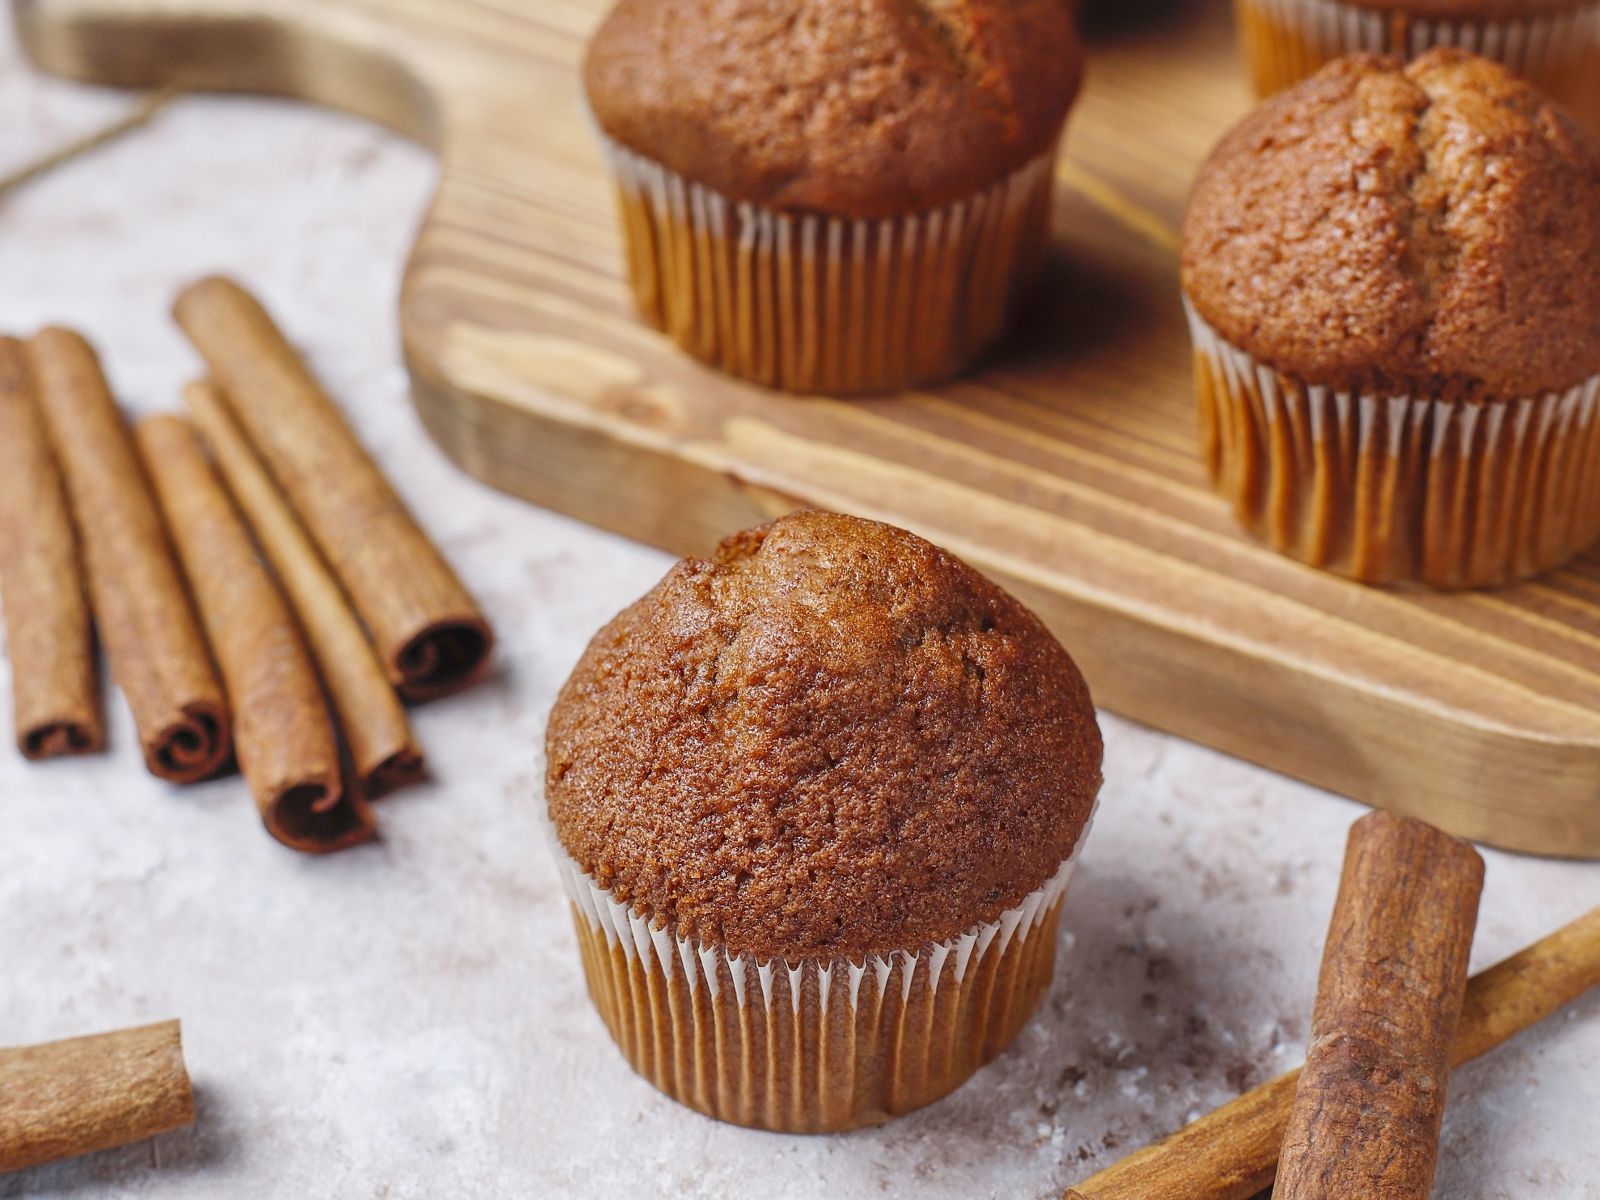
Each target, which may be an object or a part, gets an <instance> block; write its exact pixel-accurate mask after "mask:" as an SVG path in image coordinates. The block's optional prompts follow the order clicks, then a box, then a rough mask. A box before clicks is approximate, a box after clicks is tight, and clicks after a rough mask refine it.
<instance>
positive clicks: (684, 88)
mask: <svg viewBox="0 0 1600 1200" xmlns="http://www.w3.org/2000/svg"><path fill="white" fill-rule="evenodd" d="M1082 61H1083V60H1082V53H1081V51H1080V49H1079V45H1078V41H1077V35H1076V34H1075V33H1074V32H1073V28H1072V20H1071V17H1070V15H1069V13H1068V10H1067V6H1066V5H1065V4H1064V3H1062V0H620V2H619V3H618V4H617V6H616V8H614V9H613V10H612V11H611V14H610V15H609V16H608V17H607V18H606V20H605V22H604V23H603V24H602V25H601V26H600V29H599V31H598V32H597V33H596V34H595V37H594V40H593V41H592V42H591V43H590V46H589V56H588V61H587V63H586V64H585V70H584V82H585V85H586V87H587V89H588V94H589V103H590V106H591V107H592V109H593V110H594V114H595V117H596V119H597V120H598V121H599V123H600V126H601V128H602V129H603V130H604V131H605V132H606V134H607V135H608V136H609V137H610V138H612V139H613V140H615V141H617V142H620V143H621V144H622V145H623V146H625V147H627V148H628V149H630V150H633V151H635V152H637V153H639V154H641V155H644V156H645V157H646V158H649V159H653V160H655V161H656V162H658V163H660V164H662V165H663V166H666V167H668V168H670V169H671V170H673V171H676V172H678V173H679V174H680V175H683V176H686V177H687V178H688V179H690V180H692V181H694V182H696V183H700V184H703V185H705V186H707V187H710V188H712V189H714V190H716V191H718V192H721V193H722V194H723V195H724V196H727V197H728V198H730V199H733V200H741V201H749V202H751V203H754V204H759V205H763V206H765V207H768V208H776V209H783V210H810V211H817V212H823V213H828V214H832V215H839V216H848V217H888V216H897V215H900V214H902V213H907V212H912V211H916V210H919V209H925V208H932V207H937V206H939V205H943V204H948V203H952V202H954V201H956V200H959V199H961V198H963V197H965V196H968V195H970V194H972V193H973V192H976V191H979V190H981V189H983V188H986V187H988V186H989V185H990V184H993V183H995V182H997V181H998V180H1000V179H1001V178H1002V177H1004V176H1005V175H1007V174H1009V173H1010V172H1012V171H1013V170H1015V169H1017V168H1018V167H1020V166H1022V165H1023V164H1024V163H1026V162H1027V161H1028V160H1029V159H1032V158H1034V157H1035V156H1037V155H1038V154H1040V153H1042V152H1043V151H1044V150H1045V149H1046V148H1047V147H1048V146H1049V145H1050V144H1051V143H1052V142H1053V141H1054V139H1055V137H1056V135H1057V133H1058V132H1059V130H1060V128H1061V123H1062V120H1063V119H1064V118H1065V116H1066V112H1067V108H1068V106H1069V105H1070V104H1071V103H1072V99H1073V96H1074V95H1075V94H1076V92H1077V88H1078V80H1079V76H1080V73H1081V69H1082Z"/></svg>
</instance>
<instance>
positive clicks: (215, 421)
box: [0, 278, 493, 851]
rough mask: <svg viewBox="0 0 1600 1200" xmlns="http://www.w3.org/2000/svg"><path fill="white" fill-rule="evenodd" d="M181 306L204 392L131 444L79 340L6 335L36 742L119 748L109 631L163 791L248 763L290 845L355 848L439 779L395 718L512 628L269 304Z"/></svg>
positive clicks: (26, 666)
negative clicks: (483, 607) (487, 602)
mask: <svg viewBox="0 0 1600 1200" xmlns="http://www.w3.org/2000/svg"><path fill="white" fill-rule="evenodd" d="M174 315H175V317H176V318H177V321H178V324H179V325H180V326H181V327H182V328H183V330H184V331H185V332H186V333H187V334H188V335H189V337H190V339H191V340H192V341H193V342H194V344H195V346H196V348H197V349H198V350H199V352H200V354H201V356H202V357H203V358H204V360H205V362H206V365H207V367H208V368H209V371H210V378H208V379H204V380H200V381H197V382H195V383H193V384H191V385H190V386H189V387H188V388H186V389H185V392H184V399H185V401H186V402H187V405H188V409H189V415H188V417H187V418H185V417H182V416H177V415H163V416H157V417H152V418H148V419H146V420H145V421H143V422H141V423H139V424H138V425H137V426H136V427H135V428H133V429H131V430H130V428H129V426H128V424H127V423H126V421H125V420H124V417H123V415H122V413H121V412H120V411H119V409H118V407H117V405H116V403H115V401H114V400H113V398H112V394H111V390H110V387H109V385H108V384H107V382H106V378H105V375H104V373H103V371H102V370H101V366H100V362H99V360H98V358H97V357H96V355H95V352H94V350H93V349H92V348H91V347H90V345H89V344H88V342H86V341H85V340H84V339H83V338H82V337H80V336H79V335H78V334H76V333H73V332H71V331H68V330H64V329H45V330H44V331H42V332H40V333H38V334H35V335H34V336H33V337H32V338H30V339H29V340H27V341H26V342H22V341H18V340H16V339H14V338H4V337H0V605H3V608H4V616H5V623H6V633H7V647H8V652H9V655H10V658H11V666H12V681H13V692H14V697H15V703H14V709H15V714H16V726H17V742H18V746H19V748H20V749H21V751H22V753H23V754H24V755H26V756H27V757H29V758H49V757H53V756H57V755H64V754H77V753H84V752H88V751H93V750H97V749H99V748H100V747H101V746H102V745H103V744H104V741H105V727H104V720H103V716H102V712H101V706H100V687H99V681H98V677H97V674H96V663H95V653H94V634H95V633H96V632H97V633H98V636H99V641H100V645H101V648H102V649H103V651H104V655H105V658H106V660H107V662H108V663H109V665H110V669H111V674H112V677H113V679H114V680H115V681H116V683H117V684H118V685H119V686H120V687H121V689H122V692H123V695H124V696H125V697H126V699H127V701H128V705H129V708H130V709H131V710H132V713H133V717H134V723H135V725H136V726H137V728H138V731H139V740H140V743H141V748H142V750H143V752H144V758H145V762H146V765H147V766H148V767H149V769H150V770H151V771H152V772H153V773H154V774H156V775H158V776H161V777H163V778H166V779H170V780H173V781H175V782H179V783H188V782H193V781H196V780H201V779H206V778H209V777H211V776H213V775H215V774H217V773H218V772H219V771H221V770H222V769H223V768H224V767H225V766H226V765H227V764H228V762H229V761H230V759H232V760H236V761H237V763H238V766H239V769H240V771H241V773H242V774H243V775H244V777H245V779H246V781H247V782H248V783H249V785H250V788H251V791H252V793H253V794H254V796H255V800H256V804H257V807H258V808H259V810H260V813H261V817H262V820H263V823H264V824H265V825H266V827H267V829H268V831H269V832H271V833H272V835H273V836H274V837H276V838H277V839H278V840H279V841H281V842H283V843H284V844H285V845H288V846H291V847H293V848H295V849H299V850H308V851H328V850H336V849H340V848H342V847H344V846H348V845H353V844H355V843H357V842H360V841H364V840H366V839H367V838H369V837H371V836H372V834H373V832H374V825H373V821H372V817H371V813H370V811H369V810H368V807H367V803H366V802H367V800H368V799H370V798H372V797H375V796H377V795H380V794H382V793H384V792H387V791H390V790H392V789H394V788H395V787H397V786H400V785H401V784H404V783H406V782H408V781H409V780H412V779H416V778H418V777H420V775H421V774H422V771H423V758H422V752H421V749H420V748H419V747H418V745H417V741H416V738H415V737H414V735H413V734H412V731H411V727H410V724H409V722H408V720H407V718H406V713H405V709H404V707H403V704H402V701H403V700H407V701H416V700H424V699H428V698H431V697H435V696H440V695H444V694H446V693H448V692H452V691H455V690H457V689H458V688H461V687H463V686H465V685H466V684H468V683H470V682H471V681H472V680H473V679H475V678H476V677H477V676H478V675H479V674H480V673H481V671H482V669H483V667H484V665H485V663H486V662H487V659H488V657H489V653H490V649H491V646H492V643H493V634H492V633H491V631H490V628H489V625H488V622H487V621H485V619H484V617H483V615H482V613H481V612H480V611H479V609H478V607H477V605H476V604H475V603H474V602H473V600H472V598H471V596H469V595H468V593H467V591H466V589H465V588H464V587H462V585H461V583H460V581H459V580H458V579H457V578H456V576H455V574H454V573H453V572H452V571H451V569H450V567H449V566H448V564H446V562H445V561H444V559H443V557H442V556H441V555H440V554H439V552H438V550H437V549H436V548H435V547H434V546H433V544H432V543H431V542H430V541H429V540H428V538H427V536H426V535H425V534H424V533H423V532H422V530H421V529H420V528H419V527H418V526H417V524H416V522H415V521H414V520H413V519H412V517H411V515H410V514H409V513H408V512H407V511H406V508H405V506H404V504H403V503H402V502H401V500H400V498H399V497H398V496H397V495H396V494H395V491H394V489H393V488H392V487H391V486H390V484H389V482H388V480H387V479H385V478H384V476H383V474H382V472H381V471H380V470H379V469H378V467H377V465H376V464H375V463H374V462H373V461H372V459H371V457H370V456H369V455H368V454H367V452H366V450H365V449H364V448H363V447H362V446H361V444H360V442H359V441H358V440H357V439H356V437H355V435H354V434H353V433H352V432H351V430H350V428H349V426H348V425H347V424H346V423H345V421H344V419H343V417H342V416H341V415H340V413H339V410H338V408H337V407H336V406H335V404H334V403H333V401H332V400H331V399H330V398H329V397H328V396H327V394H326V393H325V392H324V391H323V390H322V388H321V387H320V386H319V385H318V383H317V382H316V380H315V378H314V377H313V376H312V374H311V372H310V370H309V369H308V368H307V367H306V365H305V363H304V362H303V361H302V360H301V358H300V357H299V355H298V354H296V353H295V351H294V350H293V348H292V347H291V346H290V345H289V343H288V341H287V340H286V339H285V338H284V336H283V334H282V333H281V332H280V331H279V330H278V328H277V326H276V325H275V324H274V323H273V321H272V319H271V318H270V317H269V316H268V315H267V313H266V311H265V310H264V309H263V308H262V306H261V305H260V304H259V303H258V302H257V301H256V300H255V298H254V297H252V296H251V295H250V294H249V293H248V292H246V291H245V290H244V289H243V288H242V287H240V286H239V285H238V284H236V283H233V282H232V281H230V280H227V279H222V278H209V279H204V280H201V281H200V282H198V283H195V284H193V285H191V286H190V287H188V288H186V289H185V290H184V291H183V292H182V293H181V294H180V295H179V297H178V300H177V303H176V305H175V306H174Z"/></svg>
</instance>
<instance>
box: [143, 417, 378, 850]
mask: <svg viewBox="0 0 1600 1200" xmlns="http://www.w3.org/2000/svg"><path fill="white" fill-rule="evenodd" d="M135 434H136V439H137V441H138V445H139V451H140V453H141V454H142V455H143V457H144V462H145V467H146V469H147V470H148V471H149V472H150V479H151V482H152V483H153V484H154V485H155V491H156V496H157V498H158V499H159V500H160V503H161V508H162V510H163V511H164V512H165V513H166V517H167V524H168V526H169V527H170V528H171V530H172V533H173V540H174V542H175V543H176V544H177V547H178V558H179V560H180V561H181V562H182V564H183V569H184V573H185V574H186V575H187V576H188V579H189V586H190V588H191V589H192V590H193V592H194V596H195V601H196V604H197V605H198V607H199V609H200V616H201V620H202V621H203V622H204V624H205V629H206V634H207V636H208V637H209V638H210V640H211V646H212V649H213V650H214V651H215V653H216V656H217V664H218V666H219V667H220V668H221V670H222V678H223V683H224V684H225V686H226V688H227V692H228V700H229V703H230V706H231V707H232V709H233V714H234V742H235V746H234V752H235V754H236V755H237V757H238V759H239V769H240V771H242V772H243V773H244V777H245V779H246V781H247V782H248V783H249V784H250V790H251V792H252V793H253V794H254V796H255V801H256V807H257V808H258V809H259V810H260V812H261V820H262V823H263V824H265V825H266V827H267V831H268V832H269V833H271V834H272V836H273V837H275V838H277V839H278V840H279V841H280V842H282V843H283V844H284V845H286V846H289V847H292V848H293V849H296V850H307V851H316V852H326V851H331V850H339V849H342V848H344V847H345V846H350V845H353V844H355V843H356V842H362V841H365V840H367V839H368V838H370V837H371V836H372V834H373V825H372V819H371V815H370V814H369V813H368V811H367V808H366V805H365V803H364V802H363V800H362V799H361V797H360V796H359V794H356V793H353V792H352V793H349V794H347V793H346V792H345V791H344V787H343V782H342V780H341V777H340V765H339V745H338V739H337V736H336V735H335V733H334V729H333V720H332V718H331V717H330V716H329V715H328V706H327V703H326V702H325V701H324V699H323V696H322V689H321V686H320V684H319V683H318V681H317V675H316V671H315V669H314V668H313V667H312V665H311V659H310V656H309V655H308V654H307V652H306V648H305V644H304V643H303V642H302V641H301V640H300V631H299V628H298V627H297V626H296V625H295V622H294V618H293V617H292V616H291V615H290V613H289V609H288V606H287V605H286V604H285V603H284V600H283V597H282V596H281V595H280V594H279V593H278V589H277V585H276V584H275V583H274V582H273V580H272V576H271V575H269V574H268V573H267V569H266V567H265V566H263V565H262V563H261V561H260V560H259V559H258V558H257V557H256V554H255V548H254V546H252V545H251V542H250V534H249V531H248V530H247V529H246V528H245V525H244V522H243V520H241V519H240V517H239V514H238V513H237V512H236V511H235V510H234V507H233V503H232V501H231V500H229V498H228V493H227V492H226V491H225V490H224V489H223V486H222V483H221V481H220V480H219V479H218V478H217V477H216V475H215V473H214V472H213V471H212V470H211V467H210V464H209V463H207V462H206V458H205V452H204V450H203V449H202V448H201V445H200V439H199V437H198V436H197V435H196V434H195V432H194V430H193V429H191V428H190V427H189V425H188V423H187V422H185V421H184V420H183V419H182V418H180V417H173V416H159V417H150V418H148V419H146V420H144V421H142V422H140V423H139V426H138V428H137V430H136V431H135Z"/></svg>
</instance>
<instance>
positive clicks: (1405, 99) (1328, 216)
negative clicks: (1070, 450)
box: [1182, 50, 1600, 400]
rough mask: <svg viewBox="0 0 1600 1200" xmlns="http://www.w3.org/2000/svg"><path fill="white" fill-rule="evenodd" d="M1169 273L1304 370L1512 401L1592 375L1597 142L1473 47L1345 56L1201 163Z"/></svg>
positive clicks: (1226, 324)
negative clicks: (1406, 61) (1405, 58)
mask: <svg viewBox="0 0 1600 1200" xmlns="http://www.w3.org/2000/svg"><path fill="white" fill-rule="evenodd" d="M1182 275H1183V286H1184V290H1185V292H1186V293H1187V295H1188V297H1189V299H1190V302H1191V303H1192V304H1193V305H1194V307H1195V309H1196V310H1197V311H1198V312H1199V314H1200V315H1201V316H1202V317H1204V318H1205V320H1206V321H1207V322H1208V323H1210V325H1211V326H1212V327H1213V328H1214V329H1216V330H1217V332H1218V333H1219V334H1220V335H1221V336H1222V337H1223V338H1224V339H1225V340H1227V341H1228V342H1231V343H1232V344H1233V345H1235V346H1237V347H1239V348H1240V349H1242V350H1245V351H1247V352H1248V353H1250V354H1251V355H1253V356H1254V357H1255V358H1257V359H1259V360H1261V361H1263V362H1265V363H1268V364H1270V365H1271V366H1273V367H1275V368H1277V369H1279V370H1281V371H1284V372H1286V373H1289V374H1293V375H1296V376H1299V377H1300V378H1302V379H1305V380H1306V381H1307V382H1309V383H1314V384H1323V385H1327V386H1330V387H1335V388H1340V389H1349V390H1362V391H1375V392H1379V393H1388V394H1397V395H1399V394H1405V395H1419V394H1421V395H1432V396H1441V397H1447V398H1451V399H1477V400H1510V399H1516V398H1520V397H1524V396H1531V395H1536V394H1540V393H1543V392H1547V391H1558V390H1563V389H1566V388H1570V387H1573V386H1575V385H1576V384H1579V383H1582V382H1583V381H1585V380H1586V379H1588V378H1589V377H1590V376H1593V375H1595V374H1597V373H1600V288H1597V287H1596V286H1595V280H1596V278H1597V277H1600V139H1597V138H1596V137H1595V135H1594V134H1592V133H1590V132H1588V131H1587V130H1585V129H1583V128H1582V127H1580V126H1579V125H1578V123H1577V122H1576V121H1575V120H1574V119H1573V118H1571V117H1570V116H1568V115H1567V113H1566V112H1565V111H1563V110H1562V109H1560V108H1558V107H1557V106H1555V105H1554V104H1552V103H1551V102H1550V101H1548V100H1547V99H1545V98H1544V96H1543V95H1542V94H1541V93H1540V92H1538V91H1536V90H1535V89H1534V88H1533V87H1531V86H1530V85H1528V84H1526V83H1523V82H1522V81H1520V80H1518V79H1517V78H1516V77H1515V76H1513V75H1511V74H1510V73H1509V72H1508V71H1506V70H1505V69H1504V68H1502V67H1500V66H1498V65H1497V64H1495V63H1492V62H1489V61H1487V60H1485V59H1481V58H1476V57H1474V56H1471V55H1468V54H1464V53H1462V52H1460V51H1456V50H1435V51H1432V52H1430V53H1428V54H1426V55H1424V56H1423V57H1422V58H1419V59H1417V60H1416V61H1415V62H1414V63H1412V64H1410V65H1409V66H1404V65H1402V64H1401V63H1400V62H1399V61H1397V60H1394V59H1388V58H1381V57H1373V56H1367V55H1358V56H1354V57H1351V58H1345V59H1340V60H1338V61H1335V62H1333V63H1330V64H1329V65H1328V66H1327V67H1325V68H1323V69H1322V70H1321V71H1320V72H1318V73H1317V74H1316V75H1313V76H1312V77H1311V78H1310V79H1307V80H1306V81H1304V82H1303V83H1301V84H1299V85H1298V86H1296V87H1294V88H1291V89H1290V90H1288V91H1286V92H1283V93H1280V94H1279V95H1278V96H1275V97H1274V98H1273V99H1271V100H1269V101H1268V102H1267V103H1266V104H1264V105H1262V106H1261V107H1260V108H1259V109H1257V110H1256V111H1255V112H1253V113H1252V114H1251V115H1250V116H1248V117H1246V118H1245V120H1244V121H1243V122H1242V123H1240V124H1239V125H1238V126H1237V127H1235V128H1234V130H1233V131H1232V132H1231V133H1229V134H1228V135H1227V136H1226V137H1225V138H1224V139H1223V140H1222V142H1221V143H1220V144H1219V145H1218V146H1217V148H1216V149H1215V150H1214V151H1213V152H1212V154H1211V157H1210V158H1209V159H1208V160H1207V162H1206V163H1205V165H1204V166H1203V167H1202V168H1201V170H1200V174H1199V177H1198V178H1197V180H1196V182H1195V187H1194V192H1193V194H1192V196H1191V197H1190V201H1189V212H1188V216H1187V218H1186V220H1185V224H1184V232H1183V262H1182Z"/></svg>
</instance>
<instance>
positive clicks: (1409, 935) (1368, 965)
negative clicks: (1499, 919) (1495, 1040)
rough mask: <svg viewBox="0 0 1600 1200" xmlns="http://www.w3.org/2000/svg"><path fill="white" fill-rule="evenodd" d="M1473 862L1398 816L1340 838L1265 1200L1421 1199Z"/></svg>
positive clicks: (1432, 1160) (1367, 822)
mask: <svg viewBox="0 0 1600 1200" xmlns="http://www.w3.org/2000/svg"><path fill="white" fill-rule="evenodd" d="M1482 892H1483V859H1482V858H1480V857H1479V856H1478V852H1477V851H1476V850H1474V849H1473V848H1472V847H1471V846H1469V845H1467V844H1466V843H1465V842H1461V841H1458V840H1456V839H1455V838H1453V837H1450V836H1448V835H1447V834H1443V833H1440V832H1439V831H1438V830H1437V829H1434V828H1433V827H1432V826H1430V825H1427V824H1425V823H1423V822H1422V821H1418V820H1415V819H1414V818H1411V817H1397V816H1395V815H1394V814H1392V813H1383V812H1376V813H1369V814H1368V815H1367V816H1365V817H1363V818H1362V819H1361V820H1359V821H1357V822H1356V823H1355V825H1354V826H1353V827H1352V828H1351V830H1350V844H1349V848H1348V849H1347V850H1346V851H1345V857H1344V873H1343V877H1342V878H1341V880H1340V882H1339V897H1338V899H1337V900H1336V901H1335V902H1334V906H1333V919H1332V921H1330V922H1329V925H1328V941H1327V945H1326V947H1325V948H1324V950H1323V955H1322V974H1321V977H1320V979H1319V980H1318V983H1317V1007H1316V1014H1315V1016H1314V1017H1313V1019H1312V1025H1311V1044H1310V1047H1309V1049H1308V1050H1307V1052H1306V1065H1305V1067H1304V1069H1303V1070H1302V1071H1301V1073H1300V1086H1299V1088H1298V1090H1297V1091H1296V1092H1295V1099H1294V1108H1293V1110H1292V1111H1291V1112H1290V1114H1289V1128H1288V1130H1287V1132H1286V1133H1285V1134H1284V1138H1283V1149H1282V1150H1281V1151H1280V1153H1279V1155H1278V1177H1277V1180H1276V1182H1275V1183H1274V1184H1273V1188H1272V1194H1273V1195H1274V1196H1275V1197H1277V1200H1360V1198H1364V1197H1367V1196H1383V1197H1386V1200H1428V1197H1429V1196H1430V1195H1432V1193H1433V1175H1434V1168H1435V1167H1436V1166H1437V1164H1438V1159H1439V1124H1440V1122H1441V1121H1442V1120H1443V1119H1444V1103H1445V1085H1446V1083H1447V1082H1448V1080H1449V1074H1450V1050H1451V1047H1452V1045H1453V1044H1454V1042H1455V1037H1456V1026H1457V1023H1458V1022H1459V1021H1460V1019H1461V1004H1462V997H1463V995H1464V993H1465V991H1466V986H1467V956H1468V955H1469V954H1470V953H1471V951H1472V935H1473V933H1474V931H1475V930H1476V929H1477V927H1478V898H1479V896H1480V895H1481V894H1482Z"/></svg>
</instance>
